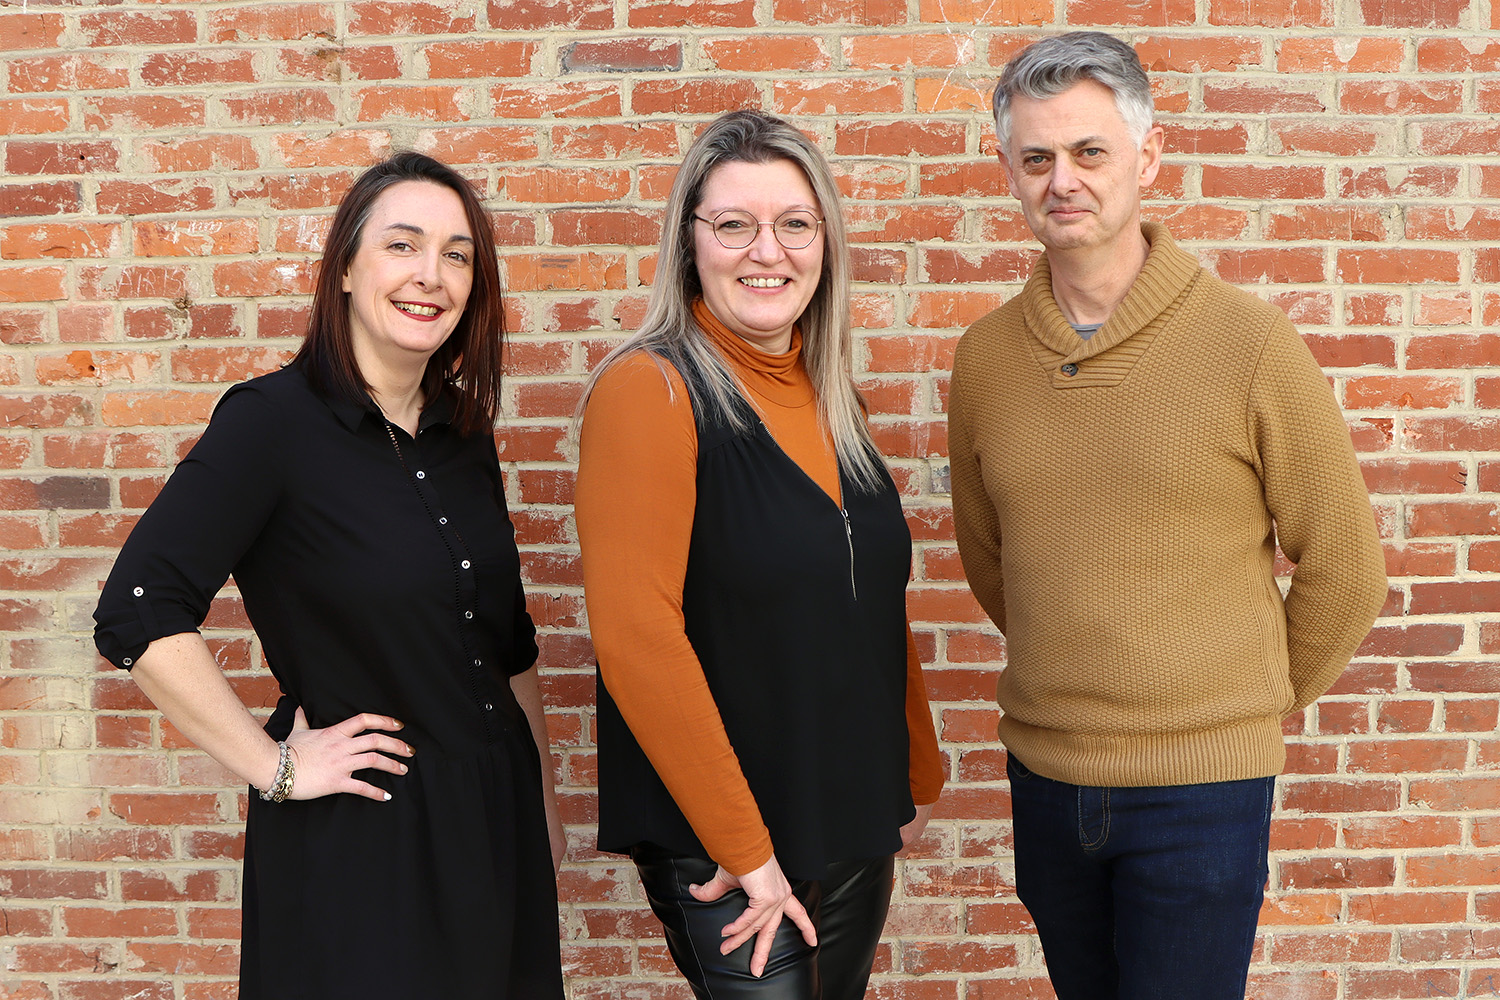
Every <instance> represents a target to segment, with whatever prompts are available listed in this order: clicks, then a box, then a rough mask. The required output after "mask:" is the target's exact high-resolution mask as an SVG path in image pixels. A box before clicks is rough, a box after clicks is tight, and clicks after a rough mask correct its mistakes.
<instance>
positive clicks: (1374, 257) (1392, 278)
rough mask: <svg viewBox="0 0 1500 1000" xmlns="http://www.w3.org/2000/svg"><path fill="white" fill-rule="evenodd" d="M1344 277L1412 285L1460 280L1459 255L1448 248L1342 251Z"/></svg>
mask: <svg viewBox="0 0 1500 1000" xmlns="http://www.w3.org/2000/svg"><path fill="white" fill-rule="evenodd" d="M1336 273H1337V275H1338V277H1339V279H1340V280H1343V281H1350V282H1356V283H1361V284H1398V283H1399V284H1410V283H1413V282H1416V283H1423V282H1454V281H1457V280H1458V275H1459V259H1458V254H1457V253H1455V252H1453V251H1448V250H1410V249H1395V250H1384V249H1381V250H1340V251H1339V252H1338V255H1337V265H1336Z"/></svg>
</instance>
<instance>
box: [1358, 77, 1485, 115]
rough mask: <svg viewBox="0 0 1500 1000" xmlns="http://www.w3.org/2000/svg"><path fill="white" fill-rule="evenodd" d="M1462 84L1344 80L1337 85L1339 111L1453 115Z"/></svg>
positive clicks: (1460, 102)
mask: <svg viewBox="0 0 1500 1000" xmlns="http://www.w3.org/2000/svg"><path fill="white" fill-rule="evenodd" d="M1463 97H1464V95H1463V84H1462V83H1460V82H1459V81H1456V80H1431V81H1427V80H1424V81H1420V82H1412V81H1406V80H1345V81H1344V82H1342V83H1340V84H1339V110H1340V111H1342V112H1344V113H1345V114H1351V115H1402V116H1407V115H1440V114H1454V113H1456V112H1458V111H1459V110H1461V109H1462V107H1463Z"/></svg>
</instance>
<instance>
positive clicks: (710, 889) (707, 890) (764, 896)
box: [688, 855, 818, 978]
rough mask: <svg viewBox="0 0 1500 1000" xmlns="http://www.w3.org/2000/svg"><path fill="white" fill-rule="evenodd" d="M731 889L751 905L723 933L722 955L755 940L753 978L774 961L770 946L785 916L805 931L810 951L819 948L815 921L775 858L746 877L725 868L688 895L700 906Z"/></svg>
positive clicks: (804, 935) (751, 964) (804, 934)
mask: <svg viewBox="0 0 1500 1000" xmlns="http://www.w3.org/2000/svg"><path fill="white" fill-rule="evenodd" d="M731 889H743V890H744V892H745V895H747V896H749V897H750V905H748V906H746V907H745V912H744V913H742V914H740V916H739V918H738V919H737V920H735V921H733V922H732V923H729V924H726V925H725V927H724V929H723V930H722V931H721V932H720V933H721V934H722V935H723V936H724V938H725V941H724V943H723V944H722V945H721V946H720V947H719V954H721V955H727V954H729V953H730V952H731V951H734V950H735V949H736V948H738V947H739V946H740V945H742V944H744V943H745V942H746V941H748V940H750V938H752V937H754V938H755V950H754V951H753V952H751V955H750V974H751V975H753V976H756V977H757V978H758V977H759V976H760V975H761V973H763V972H765V971H766V962H767V961H768V960H769V959H770V957H771V944H772V943H773V942H774V941H775V939H776V928H777V927H779V926H781V918H782V917H783V916H786V917H790V918H791V921H792V923H794V924H796V925H797V926H798V927H799V928H801V930H802V940H804V941H806V942H807V945H808V947H809V948H816V947H817V945H818V932H817V929H816V928H814V927H813V922H812V918H811V917H809V916H808V915H807V910H806V908H804V907H803V905H802V903H801V901H800V900H798V899H797V897H796V896H794V895H792V886H791V883H790V882H788V881H787V879H786V875H784V874H782V871H781V865H780V864H779V863H778V862H777V861H776V857H775V855H772V856H771V859H770V860H769V861H767V862H766V863H765V864H763V865H761V866H760V867H759V868H757V869H755V870H754V871H749V872H746V873H745V874H743V875H731V874H730V873H729V872H727V871H725V870H724V868H723V866H720V868H719V870H718V871H717V872H716V873H714V877H713V878H711V879H709V881H708V883H707V884H706V885H690V886H688V892H690V893H692V894H693V898H694V899H696V900H698V902H700V903H712V902H713V901H714V900H716V899H718V898H719V897H720V896H722V895H724V894H725V893H726V892H729V891H730V890H731Z"/></svg>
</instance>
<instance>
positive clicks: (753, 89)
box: [630, 77, 900, 115]
mask: <svg viewBox="0 0 1500 1000" xmlns="http://www.w3.org/2000/svg"><path fill="white" fill-rule="evenodd" d="M759 103H760V86H759V85H758V84H756V83H754V82H753V81H750V80H735V79H704V80H693V79H680V78H676V77H674V78H672V79H669V80H641V81H639V82H637V83H635V84H634V85H633V86H632V87H631V94H630V107H631V110H632V111H634V112H636V113H637V114H648V115H657V114H666V113H668V112H672V111H678V112H682V113H687V114H697V113H703V112H711V111H715V110H717V109H719V108H736V107H751V106H754V105H756V104H759ZM897 106H898V107H899V106H900V102H899V100H898V102H897ZM778 110H779V111H780V110H781V109H778ZM782 113H785V112H784V111H783V112H782Z"/></svg>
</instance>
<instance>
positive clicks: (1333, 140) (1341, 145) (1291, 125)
mask: <svg viewBox="0 0 1500 1000" xmlns="http://www.w3.org/2000/svg"><path fill="white" fill-rule="evenodd" d="M1271 135H1272V138H1273V139H1274V142H1275V144H1274V145H1273V147H1272V148H1273V150H1274V151H1276V152H1278V153H1281V154H1283V155H1287V154H1293V153H1322V154H1326V155H1329V156H1370V155H1374V154H1376V153H1393V152H1395V151H1396V149H1397V148H1398V145H1399V139H1398V135H1399V126H1396V125H1394V124H1386V123H1381V124H1376V125H1366V124H1363V123H1357V122H1350V121H1340V122H1339V123H1338V124H1325V123H1322V122H1309V121H1306V120H1299V119H1275V120H1273V121H1272V122H1271Z"/></svg>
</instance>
